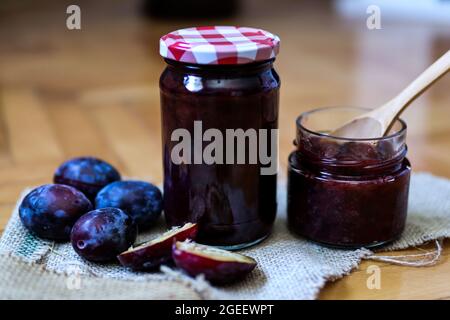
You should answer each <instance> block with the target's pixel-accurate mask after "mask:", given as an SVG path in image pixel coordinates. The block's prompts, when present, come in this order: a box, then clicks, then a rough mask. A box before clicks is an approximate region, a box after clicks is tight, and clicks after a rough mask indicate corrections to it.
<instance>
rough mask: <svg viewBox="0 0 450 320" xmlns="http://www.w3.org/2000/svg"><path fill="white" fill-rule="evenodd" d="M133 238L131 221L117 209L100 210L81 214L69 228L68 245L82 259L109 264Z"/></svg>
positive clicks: (134, 238)
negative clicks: (70, 243) (69, 240)
mask: <svg viewBox="0 0 450 320" xmlns="http://www.w3.org/2000/svg"><path fill="white" fill-rule="evenodd" d="M136 237H137V226H136V224H135V223H134V221H133V219H132V218H131V217H130V216H128V215H127V214H126V213H125V212H123V211H122V210H120V209H118V208H102V209H97V210H93V211H90V212H88V213H86V214H85V215H83V216H82V217H81V218H80V219H78V221H77V222H76V223H75V225H74V226H73V228H72V232H71V236H70V239H71V242H72V246H73V248H74V250H75V251H76V252H77V253H78V254H79V255H80V256H81V257H83V258H85V259H86V260H89V261H95V262H107V261H112V260H114V259H115V257H116V256H117V255H118V254H119V253H121V252H123V251H124V250H126V249H127V248H129V247H130V246H131V245H132V244H133V243H134V241H135V240H136Z"/></svg>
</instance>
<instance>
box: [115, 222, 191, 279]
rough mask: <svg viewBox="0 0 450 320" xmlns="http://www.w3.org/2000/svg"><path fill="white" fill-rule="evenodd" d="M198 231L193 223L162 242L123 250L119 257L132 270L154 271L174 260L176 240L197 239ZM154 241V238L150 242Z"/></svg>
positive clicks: (122, 263)
mask: <svg viewBox="0 0 450 320" xmlns="http://www.w3.org/2000/svg"><path fill="white" fill-rule="evenodd" d="M181 229H182V228H181ZM197 232H198V226H197V224H192V226H191V227H189V228H187V229H185V230H180V232H178V233H176V234H174V235H172V236H170V237H168V238H166V239H164V240H163V241H161V242H155V243H154V244H151V245H149V246H146V247H142V248H137V249H136V250H134V251H133V252H129V251H126V252H123V253H121V254H120V255H118V256H117V258H118V259H119V261H120V264H121V265H122V266H124V267H127V268H131V269H132V270H135V271H154V270H156V269H157V268H158V267H159V266H160V265H162V264H165V263H169V262H172V245H173V243H174V242H175V241H184V240H186V239H191V240H195V237H196V236H197ZM163 236H164V235H163ZM155 240H156V239H155ZM152 241H154V240H151V241H149V242H152Z"/></svg>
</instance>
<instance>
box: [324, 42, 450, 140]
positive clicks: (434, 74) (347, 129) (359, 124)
mask: <svg viewBox="0 0 450 320" xmlns="http://www.w3.org/2000/svg"><path fill="white" fill-rule="evenodd" d="M449 70H450V50H449V51H447V52H446V53H445V54H444V55H443V56H442V57H440V58H439V59H438V60H437V61H436V62H435V63H433V64H432V65H431V66H429V67H428V69H426V70H425V71H424V72H423V73H422V74H421V75H420V76H419V77H417V78H416V80H414V81H413V82H412V83H411V84H410V85H409V86H407V87H406V88H405V89H404V90H403V91H402V92H400V94H399V95H397V96H396V97H395V98H394V99H392V100H390V101H388V102H387V103H385V104H384V105H382V106H381V107H379V108H376V109H373V110H372V111H370V112H367V113H365V114H363V115H361V116H358V117H356V118H354V119H352V120H351V121H349V122H347V123H346V124H344V125H343V126H342V127H340V128H338V129H336V130H334V131H333V132H331V134H330V135H332V136H336V137H343V138H354V139H370V138H379V137H382V136H384V135H386V134H387V133H388V132H389V130H390V128H391V126H392V125H393V123H394V121H395V119H396V118H397V117H398V116H399V115H400V114H401V113H402V112H403V110H405V109H406V107H408V106H409V104H410V103H411V102H413V101H414V99H416V98H417V97H418V96H420V95H421V94H422V92H424V91H425V90H426V89H428V87H430V86H431V85H432V84H433V83H434V82H435V81H436V80H438V79H439V78H440V77H442V76H443V75H444V74H445V73H446V72H448V71H449Z"/></svg>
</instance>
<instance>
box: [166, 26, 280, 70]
mask: <svg viewBox="0 0 450 320" xmlns="http://www.w3.org/2000/svg"><path fill="white" fill-rule="evenodd" d="M279 48H280V38H278V37H277V36H276V35H274V34H271V33H270V32H267V31H264V30H261V29H254V28H246V27H232V26H215V27H195V28H187V29H180V30H177V31H173V32H171V33H168V34H166V35H165V36H163V37H161V39H160V40H159V53H160V54H161V56H163V57H164V58H167V59H170V60H175V61H180V62H185V63H194V64H222V65H223V64H244V63H250V62H254V61H263V60H269V59H273V58H275V56H276V55H277V54H278V51H279Z"/></svg>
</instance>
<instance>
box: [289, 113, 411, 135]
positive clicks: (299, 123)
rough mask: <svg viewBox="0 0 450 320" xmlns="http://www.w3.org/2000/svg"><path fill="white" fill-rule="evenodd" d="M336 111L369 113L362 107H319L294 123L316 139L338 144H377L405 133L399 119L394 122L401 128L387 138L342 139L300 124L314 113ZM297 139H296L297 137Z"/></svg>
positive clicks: (404, 127) (404, 128) (303, 114)
mask: <svg viewBox="0 0 450 320" xmlns="http://www.w3.org/2000/svg"><path fill="white" fill-rule="evenodd" d="M332 109H334V110H337V109H353V110H355V109H356V110H366V111H370V110H371V109H370V108H363V107H354V106H331V107H320V108H317V109H313V110H310V111H306V112H303V113H302V114H300V116H298V117H297V119H296V120H295V123H296V125H297V128H299V129H301V130H303V131H305V132H307V133H309V134H311V135H314V136H317V137H326V138H328V139H333V140H336V141H339V142H379V141H386V140H390V139H394V138H396V137H399V136H401V135H402V134H405V133H406V130H407V125H406V122H405V121H403V120H402V119H400V118H397V120H396V122H399V123H400V125H401V128H400V129H399V130H398V131H395V132H393V133H391V134H389V135H387V136H383V137H378V138H344V137H338V136H333V135H330V134H327V133H323V132H318V131H314V130H311V129H308V128H306V127H305V126H304V125H303V124H302V120H303V119H304V118H305V117H307V116H309V115H311V114H314V113H317V112H323V111H327V110H332ZM297 138H298V137H297Z"/></svg>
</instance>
